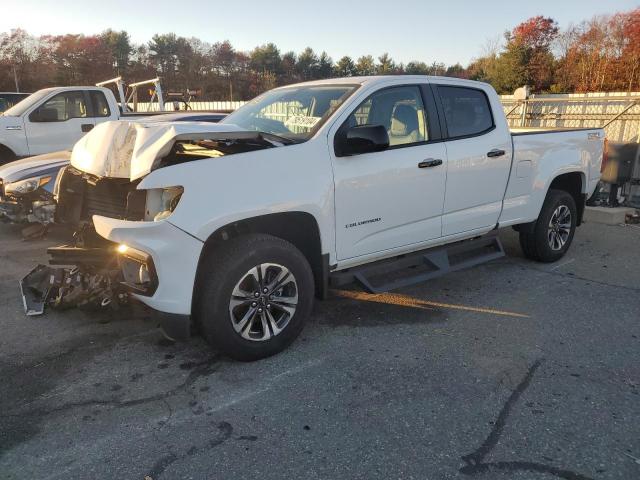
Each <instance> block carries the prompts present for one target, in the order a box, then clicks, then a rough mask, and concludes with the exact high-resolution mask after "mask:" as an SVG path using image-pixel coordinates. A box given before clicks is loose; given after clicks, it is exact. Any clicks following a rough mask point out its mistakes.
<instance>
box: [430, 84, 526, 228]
mask: <svg viewBox="0 0 640 480" xmlns="http://www.w3.org/2000/svg"><path fill="white" fill-rule="evenodd" d="M454 82H455V81H454ZM433 89H434V92H435V94H436V97H437V98H436V99H437V100H438V101H439V102H440V105H439V106H440V108H441V110H440V112H441V118H444V125H443V128H444V129H445V130H446V133H445V134H446V137H447V140H446V147H447V156H448V166H447V189H446V195H445V199H444V211H443V215H442V235H443V236H447V235H454V234H458V233H463V232H467V231H472V230H477V229H485V228H492V227H494V226H495V225H496V223H497V222H498V217H499V216H500V212H501V210H502V202H503V199H504V194H505V190H506V186H507V181H508V178H509V172H510V169H511V157H512V153H513V149H512V145H511V134H510V133H509V130H508V127H507V125H506V121H505V119H504V115H503V114H502V107H501V106H500V103H499V101H498V99H497V95H495V93H494V92H493V91H491V90H489V89H487V90H485V89H483V88H479V87H471V86H466V85H459V84H455V83H449V84H447V83H444V84H438V85H434V86H433ZM493 112H496V114H495V115H494V114H493Z"/></svg>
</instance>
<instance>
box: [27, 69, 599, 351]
mask: <svg viewBox="0 0 640 480" xmlns="http://www.w3.org/2000/svg"><path fill="white" fill-rule="evenodd" d="M604 141H605V139H604V132H603V130H601V129H597V128H589V129H576V130H557V131H546V132H545V131H540V130H536V131H519V132H511V131H510V130H509V127H508V125H507V122H506V118H505V115H504V111H503V109H502V106H501V103H500V99H499V97H498V95H497V94H496V92H495V90H494V89H493V88H492V87H491V86H490V85H488V84H485V83H481V82H474V81H470V80H462V79H453V78H442V77H426V76H383V77H361V78H357V77H351V78H345V79H330V80H321V81H315V82H308V83H303V84H298V85H291V86H286V87H281V88H277V89H274V90H271V91H269V92H266V93H265V94H263V95H261V96H259V97H258V98H256V99H254V100H252V101H251V102H249V103H247V104H245V105H244V106H243V107H241V108H239V109H238V110H236V111H235V112H234V113H232V114H231V115H229V116H228V117H226V118H225V119H224V120H223V121H222V122H220V123H218V124H215V125H207V124H203V123H192V122H184V123H177V122H175V123H159V124H155V125H151V124H146V125H145V124H144V123H134V122H131V121H116V122H107V123H104V124H101V125H98V126H96V127H95V128H94V129H93V130H92V131H91V132H90V133H88V134H87V135H86V136H85V137H84V138H83V139H82V140H80V141H79V142H78V143H77V144H76V145H75V147H74V149H73V152H72V154H71V162H70V165H69V167H67V168H66V169H65V170H64V172H63V174H62V176H61V177H60V179H59V181H58V182H57V184H56V195H57V198H58V207H57V213H56V217H57V219H58V221H60V222H65V223H67V224H70V225H73V226H74V227H75V228H76V232H77V233H76V235H75V238H74V241H73V242H72V243H71V244H70V245H62V246H58V247H53V248H50V249H49V250H48V253H49V256H50V263H51V264H52V266H51V267H49V266H39V267H37V268H36V269H35V270H34V271H33V272H32V273H31V274H29V275H28V276H27V277H26V278H25V279H23V281H22V284H21V285H22V291H23V298H24V300H25V307H26V309H27V312H28V313H34V314H35V313H41V312H42V309H43V308H44V306H45V305H53V306H62V307H64V306H73V305H74V304H75V305H78V306H81V307H83V308H84V307H89V308H94V307H98V308H99V307H100V306H107V305H108V306H111V307H117V306H118V305H119V303H120V302H124V301H126V300H127V299H128V298H129V297H130V296H133V297H134V298H135V299H137V300H139V301H141V302H143V303H144V304H146V305H147V306H149V307H151V308H153V309H155V310H157V311H158V312H159V316H160V318H161V319H162V323H163V325H164V326H165V328H170V330H171V331H170V332H169V333H170V336H173V335H174V334H175V335H176V336H177V335H178V334H186V333H188V330H189V328H190V325H191V322H192V320H193V323H194V324H195V325H196V326H197V327H198V329H199V330H200V332H201V333H202V334H203V335H204V337H205V338H206V340H207V341H209V342H210V343H211V344H213V345H214V346H215V347H216V348H218V349H219V350H221V351H222V352H224V353H226V354H227V355H229V356H231V357H233V358H236V359H240V360H256V359H259V358H264V357H266V356H269V355H273V354H275V353H277V352H279V351H281V350H283V349H284V348H286V347H287V346H288V345H289V344H290V343H291V342H293V340H294V339H295V338H296V337H297V336H298V335H299V334H300V332H301V331H302V328H303V327H304V323H305V321H306V319H307V318H308V316H309V315H310V313H311V308H312V305H313V299H314V296H317V297H319V298H324V297H326V295H327V292H328V290H329V286H330V285H331V286H333V287H340V286H343V285H346V284H349V283H353V282H357V283H359V284H360V285H361V286H362V287H363V288H364V289H365V290H367V291H369V292H371V293H381V292H384V291H389V290H393V289H396V288H400V287H405V286H408V285H412V284H415V283H418V282H422V281H425V280H428V279H431V278H435V277H437V276H439V275H443V274H445V273H447V272H451V271H455V270H460V269H462V268H466V267H470V266H473V265H478V264H480V263H482V262H486V261H489V260H493V259H496V258H499V257H501V256H503V255H504V250H503V248H502V245H501V243H500V239H499V237H498V236H497V230H498V229H499V228H505V227H513V228H514V229H516V230H517V231H518V232H519V235H520V244H521V246H522V250H523V252H524V255H525V256H526V257H527V258H529V259H532V260H535V261H539V262H554V261H557V260H559V259H560V258H562V257H563V256H564V255H565V253H566V252H567V250H568V249H569V247H570V245H571V243H572V240H573V237H574V234H575V231H576V228H577V227H578V226H579V225H580V224H581V221H582V216H583V212H584V205H585V200H586V196H587V195H588V194H590V193H591V192H593V190H594V188H595V186H596V184H597V182H598V180H599V178H600V172H601V164H602V161H603V151H604Z"/></svg>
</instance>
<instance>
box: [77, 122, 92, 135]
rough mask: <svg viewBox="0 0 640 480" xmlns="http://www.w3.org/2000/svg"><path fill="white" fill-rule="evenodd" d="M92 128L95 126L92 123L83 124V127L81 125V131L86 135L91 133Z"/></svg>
mask: <svg viewBox="0 0 640 480" xmlns="http://www.w3.org/2000/svg"><path fill="white" fill-rule="evenodd" d="M92 128H93V124H91V123H83V124H82V125H80V130H82V131H83V132H85V133H87V132H90V131H91V129H92Z"/></svg>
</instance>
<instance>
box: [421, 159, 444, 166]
mask: <svg viewBox="0 0 640 480" xmlns="http://www.w3.org/2000/svg"><path fill="white" fill-rule="evenodd" d="M438 165H442V160H440V159H439V158H427V159H426V160H423V161H422V162H420V163H419V164H418V168H429V167H437V166H438Z"/></svg>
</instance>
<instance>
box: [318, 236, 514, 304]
mask: <svg viewBox="0 0 640 480" xmlns="http://www.w3.org/2000/svg"><path fill="white" fill-rule="evenodd" d="M504 255H505V254H504V249H503V248H502V243H500V239H499V238H498V233H497V231H494V232H491V233H489V234H488V235H485V236H483V237H478V238H474V239H471V240H463V241H461V242H456V243H452V244H450V245H444V246H442V247H435V248H430V249H426V250H421V251H418V252H413V253H410V254H407V255H400V256H398V257H394V258H389V259H385V260H380V261H378V262H375V263H370V264H367V265H362V266H359V267H353V268H349V269H346V270H341V271H338V272H333V273H331V275H330V277H329V284H330V285H331V286H332V287H342V286H345V285H348V284H351V283H354V282H357V283H359V284H360V285H362V287H363V288H364V289H365V290H366V291H367V292H369V293H383V292H388V291H390V290H395V289H397V288H402V287H408V286H409V285H415V284H417V283H422V282H424V281H427V280H431V279H433V278H437V277H441V276H442V275H445V274H447V273H449V272H455V271H456V270H462V269H463V268H469V267H473V266H475V265H479V264H481V263H485V262H489V261H491V260H495V259H496V258H500V257H504Z"/></svg>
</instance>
